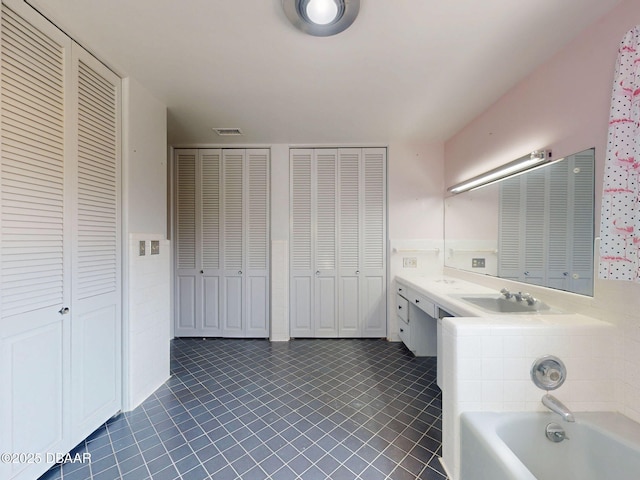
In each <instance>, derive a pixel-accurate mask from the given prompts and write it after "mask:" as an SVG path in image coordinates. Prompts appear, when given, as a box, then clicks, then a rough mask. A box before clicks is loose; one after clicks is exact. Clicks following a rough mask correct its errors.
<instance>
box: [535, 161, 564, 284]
mask: <svg viewBox="0 0 640 480" xmlns="http://www.w3.org/2000/svg"><path fill="white" fill-rule="evenodd" d="M570 168H572V167H570V166H569V161H568V160H564V161H561V162H558V163H555V164H553V165H549V166H548V167H546V168H544V169H543V170H544V171H545V174H546V177H547V178H546V187H547V188H546V192H541V193H542V194H543V196H544V194H545V193H546V196H547V199H548V200H547V205H548V207H547V210H548V212H547V217H548V222H547V225H548V233H547V235H546V242H547V244H548V249H547V258H546V272H545V275H544V285H546V286H549V287H552V288H556V289H558V290H566V289H567V288H568V287H569V278H570V275H569V269H570V267H569V261H570V258H571V255H572V252H571V246H570V245H571V239H570V225H569V210H568V206H569V195H568V191H567V185H569V183H568V182H569V171H570Z"/></svg>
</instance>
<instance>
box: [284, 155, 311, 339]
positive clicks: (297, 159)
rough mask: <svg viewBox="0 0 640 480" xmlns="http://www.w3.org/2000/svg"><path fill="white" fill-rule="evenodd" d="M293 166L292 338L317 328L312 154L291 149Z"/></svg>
mask: <svg viewBox="0 0 640 480" xmlns="http://www.w3.org/2000/svg"><path fill="white" fill-rule="evenodd" d="M289 156H290V158H289V163H290V178H291V180H290V182H291V188H290V196H289V203H290V205H291V214H290V220H291V225H290V233H289V235H290V241H289V244H290V260H289V265H290V269H291V280H290V283H289V285H290V287H289V288H290V295H289V301H290V307H289V311H290V314H289V318H290V334H291V336H292V337H312V336H313V334H314V333H313V328H314V316H315V313H314V307H313V296H314V293H313V292H314V275H315V270H314V261H315V260H314V255H313V247H314V242H313V237H314V231H313V228H314V227H313V211H312V205H313V193H312V189H311V184H312V181H313V175H314V168H313V167H314V161H313V150H311V149H292V150H291V151H290V153H289Z"/></svg>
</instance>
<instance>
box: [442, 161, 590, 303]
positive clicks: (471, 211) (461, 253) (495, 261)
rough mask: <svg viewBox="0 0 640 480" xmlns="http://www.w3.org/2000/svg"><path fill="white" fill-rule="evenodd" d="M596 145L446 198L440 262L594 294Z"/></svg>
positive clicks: (580, 292)
mask: <svg viewBox="0 0 640 480" xmlns="http://www.w3.org/2000/svg"><path fill="white" fill-rule="evenodd" d="M594 162H595V158H594V149H588V150H585V151H583V152H579V153H576V154H573V155H570V156H568V157H565V158H564V159H562V160H559V161H557V162H553V163H551V164H549V165H547V166H544V167H541V168H537V169H534V170H531V171H528V172H526V173H523V174H521V175H518V176H515V177H511V178H508V179H505V180H502V181H500V182H497V183H494V184H492V185H488V186H485V187H482V188H478V189H476V190H471V191H468V192H464V193H461V194H458V195H453V196H450V197H447V198H446V199H445V265H446V266H448V267H453V268H458V269H461V270H467V271H471V272H474V273H482V274H486V275H492V276H496V277H500V278H505V279H510V280H517V281H520V282H524V283H530V284H533V285H541V286H545V287H550V288H556V289H559V290H565V291H568V292H574V293H579V294H582V295H590V296H592V295H593V243H594V217H593V214H594Z"/></svg>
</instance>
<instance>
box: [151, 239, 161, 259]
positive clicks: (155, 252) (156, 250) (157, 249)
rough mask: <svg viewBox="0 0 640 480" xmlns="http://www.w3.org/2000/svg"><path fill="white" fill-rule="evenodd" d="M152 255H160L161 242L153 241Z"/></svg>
mask: <svg viewBox="0 0 640 480" xmlns="http://www.w3.org/2000/svg"><path fill="white" fill-rule="evenodd" d="M151 255H160V240H151Z"/></svg>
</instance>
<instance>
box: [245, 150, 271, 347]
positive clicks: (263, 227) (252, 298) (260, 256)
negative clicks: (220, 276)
mask: <svg viewBox="0 0 640 480" xmlns="http://www.w3.org/2000/svg"><path fill="white" fill-rule="evenodd" d="M245 178H246V180H245V182H244V185H245V191H244V203H245V206H246V208H245V212H246V213H245V218H246V221H245V225H244V231H245V236H246V253H245V258H246V262H245V263H246V265H245V274H244V281H245V284H244V289H245V296H244V297H245V298H246V301H245V304H244V307H245V310H244V312H243V313H244V320H245V321H244V335H245V336H246V337H261V338H264V337H268V336H269V150H267V149H250V150H247V151H246V159H245Z"/></svg>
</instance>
